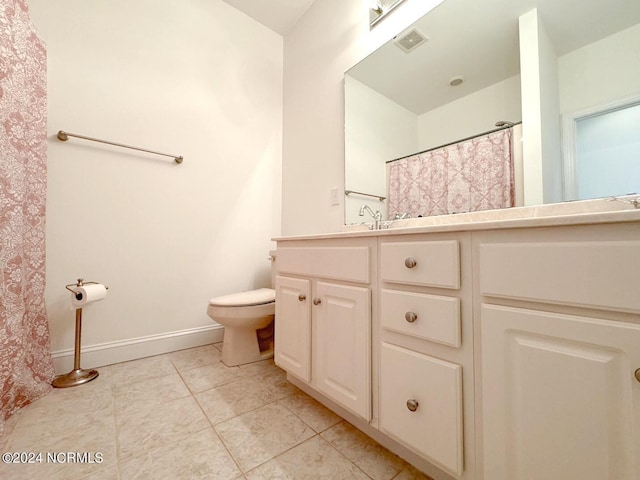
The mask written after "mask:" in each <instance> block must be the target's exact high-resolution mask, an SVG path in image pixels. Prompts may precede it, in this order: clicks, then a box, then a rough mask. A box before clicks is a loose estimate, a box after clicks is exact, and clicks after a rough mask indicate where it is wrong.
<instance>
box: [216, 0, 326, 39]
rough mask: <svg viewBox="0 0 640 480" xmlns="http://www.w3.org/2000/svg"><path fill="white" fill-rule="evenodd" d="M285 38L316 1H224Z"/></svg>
mask: <svg viewBox="0 0 640 480" xmlns="http://www.w3.org/2000/svg"><path fill="white" fill-rule="evenodd" d="M224 1H225V2H226V3H228V4H229V5H231V6H232V7H235V8H237V9H238V10H240V11H241V12H243V13H245V14H247V15H249V16H250V17H251V18H253V19H254V20H257V21H258V22H260V23H261V24H263V25H265V26H266V27H268V28H270V29H271V30H273V31H275V32H277V33H279V34H280V35H282V36H284V35H286V34H287V32H288V31H289V30H291V28H292V27H293V26H294V25H295V24H296V22H297V21H298V20H300V17H302V15H304V13H305V12H306V11H307V10H309V7H311V4H312V3H313V2H314V1H315V0H224Z"/></svg>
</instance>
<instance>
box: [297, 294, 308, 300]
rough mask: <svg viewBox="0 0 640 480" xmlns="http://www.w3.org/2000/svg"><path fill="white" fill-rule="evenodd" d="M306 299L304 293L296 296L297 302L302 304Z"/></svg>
mask: <svg viewBox="0 0 640 480" xmlns="http://www.w3.org/2000/svg"><path fill="white" fill-rule="evenodd" d="M306 299H307V296H306V295H305V294H304V293H301V294H300V295H298V300H299V301H301V302H304V301H305V300H306Z"/></svg>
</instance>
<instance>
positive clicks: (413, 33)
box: [393, 28, 428, 53]
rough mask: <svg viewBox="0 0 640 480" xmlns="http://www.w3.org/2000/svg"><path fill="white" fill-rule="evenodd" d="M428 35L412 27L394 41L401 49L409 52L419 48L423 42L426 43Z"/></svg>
mask: <svg viewBox="0 0 640 480" xmlns="http://www.w3.org/2000/svg"><path fill="white" fill-rule="evenodd" d="M427 40H428V39H427V37H425V36H424V35H422V34H421V33H420V32H419V31H418V30H416V29H415V28H412V29H411V30H409V31H408V32H407V33H403V34H401V35H398V36H397V37H396V39H395V40H394V41H393V43H395V44H396V45H397V47H398V48H399V49H401V50H402V51H403V52H404V53H409V52H412V51H413V50H415V49H416V48H418V47H419V46H420V45H422V44H423V43H426V41H427Z"/></svg>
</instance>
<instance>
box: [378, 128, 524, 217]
mask: <svg viewBox="0 0 640 480" xmlns="http://www.w3.org/2000/svg"><path fill="white" fill-rule="evenodd" d="M511 139H512V131H511V129H505V130H500V131H498V132H494V133H490V134H487V135H483V136H480V137H476V138H473V139H471V140H466V141H463V142H459V143H456V144H454V145H449V146H446V147H443V148H438V149H436V150H432V151H429V152H425V153H420V154H417V155H413V156H411V157H407V158H403V159H401V160H396V161H394V162H392V163H390V164H389V167H388V168H389V172H388V189H389V191H388V198H389V218H392V217H393V216H394V215H396V214H403V213H406V212H409V213H410V214H411V216H412V217H417V216H423V217H426V216H431V215H444V214H448V213H462V212H475V211H479V210H490V209H494V208H505V207H512V206H514V202H515V183H514V176H513V158H512V157H513V156H512V145H511Z"/></svg>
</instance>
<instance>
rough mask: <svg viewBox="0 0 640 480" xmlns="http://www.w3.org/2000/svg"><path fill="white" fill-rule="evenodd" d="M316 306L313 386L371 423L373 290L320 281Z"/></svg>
mask: <svg viewBox="0 0 640 480" xmlns="http://www.w3.org/2000/svg"><path fill="white" fill-rule="evenodd" d="M318 301H319V302H318ZM313 303H314V306H313V339H314V343H313V352H314V354H313V362H314V367H313V371H314V386H315V387H316V388H317V389H318V390H319V391H321V392H322V393H324V394H325V395H327V396H328V397H330V398H331V399H333V400H335V401H336V402H338V403H339V404H341V405H343V406H344V407H346V408H348V409H349V410H351V411H352V412H354V413H356V414H357V415H359V416H360V417H362V418H364V419H365V420H367V421H369V420H371V293H370V290H369V289H368V288H362V287H351V286H346V285H336V284H331V283H323V282H318V283H317V289H316V291H315V294H314V302H313Z"/></svg>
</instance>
